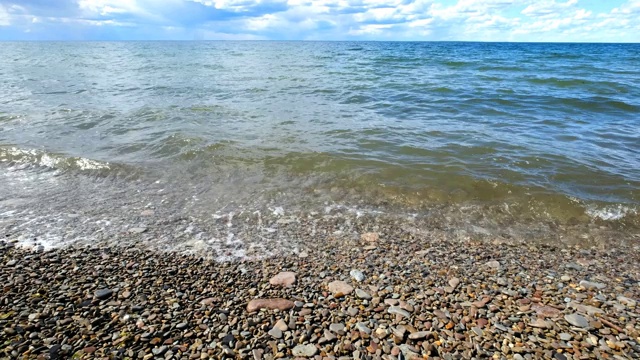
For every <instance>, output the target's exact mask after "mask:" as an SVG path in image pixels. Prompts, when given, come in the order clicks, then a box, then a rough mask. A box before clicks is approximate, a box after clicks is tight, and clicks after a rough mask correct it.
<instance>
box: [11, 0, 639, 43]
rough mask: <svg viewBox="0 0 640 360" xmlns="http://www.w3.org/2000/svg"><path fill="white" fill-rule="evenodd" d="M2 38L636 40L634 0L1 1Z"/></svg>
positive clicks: (637, 34)
mask: <svg viewBox="0 0 640 360" xmlns="http://www.w3.org/2000/svg"><path fill="white" fill-rule="evenodd" d="M0 40H397V41H406V40H421V41H422V40H424V41H534V42H556V41H560V42H640V0H390V1H383V0H313V1H311V0H0Z"/></svg>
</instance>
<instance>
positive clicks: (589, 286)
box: [580, 280, 607, 290]
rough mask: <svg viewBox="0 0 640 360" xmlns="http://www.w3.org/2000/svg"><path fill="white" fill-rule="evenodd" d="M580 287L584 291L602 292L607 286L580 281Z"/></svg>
mask: <svg viewBox="0 0 640 360" xmlns="http://www.w3.org/2000/svg"><path fill="white" fill-rule="evenodd" d="M580 286H582V287H583V288H585V289H589V290H593V289H597V290H602V289H604V288H605V287H607V285H605V284H603V283H598V282H593V281H587V280H582V281H580Z"/></svg>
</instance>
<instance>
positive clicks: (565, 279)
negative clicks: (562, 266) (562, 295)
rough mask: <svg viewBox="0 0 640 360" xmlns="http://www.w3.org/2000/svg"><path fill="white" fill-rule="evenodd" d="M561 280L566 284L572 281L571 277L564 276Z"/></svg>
mask: <svg viewBox="0 0 640 360" xmlns="http://www.w3.org/2000/svg"><path fill="white" fill-rule="evenodd" d="M560 280H562V281H564V282H567V281H571V276H567V275H562V276H560Z"/></svg>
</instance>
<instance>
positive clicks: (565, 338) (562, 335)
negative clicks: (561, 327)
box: [559, 333, 573, 341]
mask: <svg viewBox="0 0 640 360" xmlns="http://www.w3.org/2000/svg"><path fill="white" fill-rule="evenodd" d="M559 336H560V340H562V341H569V340H571V339H572V338H573V336H571V334H568V333H560V334H559Z"/></svg>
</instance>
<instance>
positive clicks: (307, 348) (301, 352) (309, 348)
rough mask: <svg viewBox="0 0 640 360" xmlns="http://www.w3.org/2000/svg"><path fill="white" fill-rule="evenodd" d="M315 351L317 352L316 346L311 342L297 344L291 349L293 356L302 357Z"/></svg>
mask: <svg viewBox="0 0 640 360" xmlns="http://www.w3.org/2000/svg"><path fill="white" fill-rule="evenodd" d="M317 352H318V348H316V347H315V345H312V344H307V345H297V346H296V347H294V348H293V350H292V351H291V353H292V354H293V356H304V357H311V356H314V355H315V354H316V353H317Z"/></svg>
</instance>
